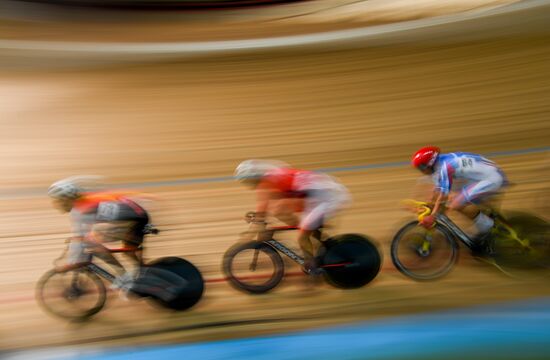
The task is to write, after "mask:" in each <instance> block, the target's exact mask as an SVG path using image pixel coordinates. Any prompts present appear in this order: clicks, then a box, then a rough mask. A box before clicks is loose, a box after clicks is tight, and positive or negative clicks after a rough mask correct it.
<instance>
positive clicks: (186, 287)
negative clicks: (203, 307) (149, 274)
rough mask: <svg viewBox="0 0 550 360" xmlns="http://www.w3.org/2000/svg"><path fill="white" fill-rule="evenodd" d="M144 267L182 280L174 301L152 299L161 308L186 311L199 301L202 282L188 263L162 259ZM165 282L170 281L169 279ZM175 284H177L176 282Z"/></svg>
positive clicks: (194, 267) (175, 258) (197, 273)
mask: <svg viewBox="0 0 550 360" xmlns="http://www.w3.org/2000/svg"><path fill="white" fill-rule="evenodd" d="M146 267H147V268H150V269H153V270H163V271H166V272H169V273H170V274H172V275H175V276H178V277H179V278H180V279H183V287H182V288H181V290H179V291H178V296H177V297H176V298H175V299H173V300H170V301H163V300H162V299H159V298H158V297H155V298H154V300H155V301H156V302H157V303H159V304H160V305H162V306H163V307H167V308H170V309H173V310H178V311H181V310H187V309H189V308H190V307H192V306H193V305H195V304H196V303H197V302H199V300H200V299H201V297H202V294H203V292H204V280H203V278H202V275H201V273H200V271H199V269H197V267H196V266H195V265H193V264H192V263H190V262H189V261H187V260H185V259H181V258H178V257H164V258H160V259H157V260H155V261H153V262H151V263H150V264H148V265H147V266H146ZM157 272H158V271H157ZM166 280H167V281H171V279H169V278H167V279H166ZM176 283H178V282H177V281H176Z"/></svg>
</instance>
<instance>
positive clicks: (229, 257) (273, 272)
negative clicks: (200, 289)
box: [223, 241, 284, 294]
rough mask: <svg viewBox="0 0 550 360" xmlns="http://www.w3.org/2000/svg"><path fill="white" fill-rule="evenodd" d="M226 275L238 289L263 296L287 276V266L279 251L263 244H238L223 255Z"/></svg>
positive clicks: (253, 242) (252, 242)
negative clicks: (285, 266) (285, 274)
mask: <svg viewBox="0 0 550 360" xmlns="http://www.w3.org/2000/svg"><path fill="white" fill-rule="evenodd" d="M223 272H224V274H225V275H226V276H227V281H229V283H230V284H231V285H232V286H233V287H235V288H236V289H238V290H242V291H246V292H249V293H252V294H262V293H265V292H268V291H269V290H271V289H273V288H274V287H275V286H277V285H278V284H279V283H280V282H281V280H282V279H283V275H284V263H283V259H281V256H280V255H279V254H278V253H277V251H275V250H273V249H272V248H271V247H269V246H268V245H265V244H264V243H261V242H257V241H251V242H247V243H244V244H237V245H235V246H233V247H232V248H230V249H229V250H228V251H227V252H226V253H225V255H224V259H223Z"/></svg>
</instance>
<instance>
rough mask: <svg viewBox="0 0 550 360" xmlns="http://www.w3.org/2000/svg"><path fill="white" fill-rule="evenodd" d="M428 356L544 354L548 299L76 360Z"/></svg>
mask: <svg viewBox="0 0 550 360" xmlns="http://www.w3.org/2000/svg"><path fill="white" fill-rule="evenodd" d="M427 307H429V305H427ZM73 358H74V357H73ZM427 358H429V359H484V360H485V359H522V360H525V359H548V358H550V298H542V299H537V300H530V301H522V302H519V303H512V304H505V305H487V306H479V307H475V308H466V309H460V310H452V311H445V312H438V313H432V314H428V315H426V314H423V315H412V316H406V317H401V318H394V319H390V320H388V319H385V320H381V321H371V322H364V323H360V324H356V325H352V326H349V325H348V326H340V327H334V328H330V329H324V330H313V331H304V332H297V333H291V334H286V335H281V336H275V337H258V338H248V339H238V340H226V341H215V342H206V343H198V344H190V345H175V346H164V347H150V348H142V349H121V350H117V351H111V352H108V351H105V352H102V353H97V354H94V355H87V356H82V357H79V359H82V360H145V359H159V360H160V359H162V360H168V359H174V360H175V359H178V360H182V359H185V360H194V359H197V360H221V359H231V360H309V359H312V360H313V359H314V360H358V359H361V360H368V359H377V360H384V359H427Z"/></svg>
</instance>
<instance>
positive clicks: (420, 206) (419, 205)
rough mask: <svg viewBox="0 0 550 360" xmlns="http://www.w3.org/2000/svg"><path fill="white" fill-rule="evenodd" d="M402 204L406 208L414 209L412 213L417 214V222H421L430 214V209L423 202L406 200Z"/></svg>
mask: <svg viewBox="0 0 550 360" xmlns="http://www.w3.org/2000/svg"><path fill="white" fill-rule="evenodd" d="M402 203H403V204H404V205H406V206H408V207H411V208H414V211H415V212H416V213H417V214H418V215H417V217H418V221H419V222H422V220H423V219H424V218H425V217H426V216H428V215H430V214H431V213H432V208H431V207H430V205H429V204H428V203H427V202H425V201H417V200H413V199H406V200H403V201H402Z"/></svg>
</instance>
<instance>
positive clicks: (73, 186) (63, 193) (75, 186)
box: [48, 175, 101, 199]
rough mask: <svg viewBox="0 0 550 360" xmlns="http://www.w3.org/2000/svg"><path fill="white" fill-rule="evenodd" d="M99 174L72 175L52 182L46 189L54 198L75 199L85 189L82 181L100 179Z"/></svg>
mask: <svg viewBox="0 0 550 360" xmlns="http://www.w3.org/2000/svg"><path fill="white" fill-rule="evenodd" d="M100 178H101V177H100V176H93V175H90V176H72V177H68V178H66V179H63V180H59V181H56V182H54V183H53V184H52V185H51V186H50V188H49V189H48V196H50V197H52V198H54V199H76V198H78V197H79V196H80V195H81V194H82V192H84V191H85V189H84V187H83V185H82V184H83V183H85V182H89V181H94V180H97V179H100Z"/></svg>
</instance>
